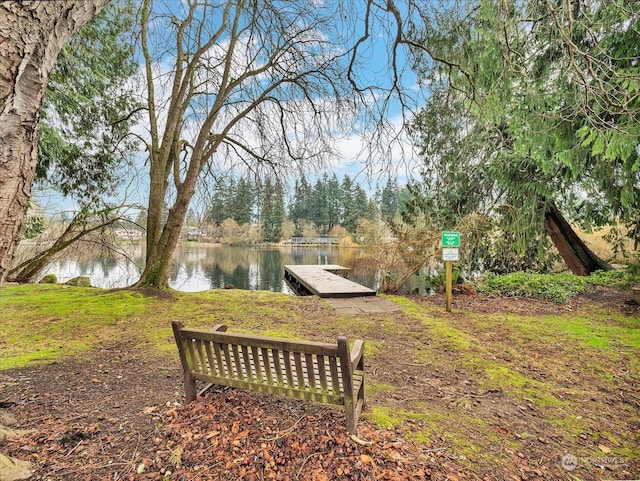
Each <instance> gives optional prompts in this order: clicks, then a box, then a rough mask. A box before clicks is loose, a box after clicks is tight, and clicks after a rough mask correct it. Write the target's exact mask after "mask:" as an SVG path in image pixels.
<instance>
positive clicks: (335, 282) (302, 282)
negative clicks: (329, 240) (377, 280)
mask: <svg viewBox="0 0 640 481" xmlns="http://www.w3.org/2000/svg"><path fill="white" fill-rule="evenodd" d="M348 271H349V269H348V268H346V267H342V266H339V265H335V264H328V265H286V266H284V278H285V280H286V281H287V282H288V283H289V284H290V285H291V286H292V287H293V289H294V290H295V291H296V292H298V293H299V294H301V295H305V294H306V295H316V296H319V297H343V298H344V297H363V296H375V295H376V291H374V290H373V289H369V288H368V287H365V286H363V285H361V284H358V283H357V282H353V281H350V280H349V279H345V278H344V277H342V276H340V275H338V274H343V275H344V274H346V273H347V272H348Z"/></svg>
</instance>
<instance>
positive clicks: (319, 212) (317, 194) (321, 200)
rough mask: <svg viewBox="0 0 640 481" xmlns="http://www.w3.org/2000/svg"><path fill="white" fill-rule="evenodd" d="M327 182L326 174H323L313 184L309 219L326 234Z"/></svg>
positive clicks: (327, 209) (327, 211) (327, 218)
mask: <svg viewBox="0 0 640 481" xmlns="http://www.w3.org/2000/svg"><path fill="white" fill-rule="evenodd" d="M327 182H328V176H327V174H324V175H323V176H322V178H321V179H318V180H317V181H316V183H315V185H314V186H313V194H312V199H313V201H312V205H311V221H312V222H313V223H315V225H316V227H317V228H318V230H319V231H320V232H321V233H323V234H326V233H327V232H328V231H329V229H328V225H329V206H328V202H327Z"/></svg>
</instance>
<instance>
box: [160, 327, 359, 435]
mask: <svg viewBox="0 0 640 481" xmlns="http://www.w3.org/2000/svg"><path fill="white" fill-rule="evenodd" d="M172 326H173V333H174V335H175V338H176V344H177V345H178V351H179V353H180V361H181V362H182V368H183V371H184V385H185V392H186V397H187V402H191V401H193V400H194V399H195V398H196V396H197V395H198V394H199V393H198V391H197V390H196V381H203V382H205V383H210V385H213V384H218V385H223V386H232V387H236V388H242V389H249V390H252V391H258V392H262V393H270V394H277V395H281V396H288V397H293V398H296V399H305V400H309V401H317V402H321V403H327V404H338V405H343V406H344V407H345V412H346V419H347V431H348V432H349V433H351V434H356V424H357V422H358V417H359V416H360V412H361V411H362V408H363V406H364V342H363V341H356V342H355V343H354V345H353V349H352V350H351V351H349V345H348V343H347V339H346V338H345V337H342V336H341V337H338V343H337V344H327V343H321V342H307V341H293V340H289V339H273V338H269V337H256V336H248V335H243V334H229V333H227V332H226V330H227V328H226V326H224V325H221V324H218V325H216V326H214V327H213V329H211V330H200V329H187V328H185V327H184V326H183V325H182V323H181V322H178V321H173V322H172ZM210 385H209V386H207V387H205V388H204V389H203V390H202V391H200V393H202V392H204V391H205V390H206V389H208V388H209V387H210Z"/></svg>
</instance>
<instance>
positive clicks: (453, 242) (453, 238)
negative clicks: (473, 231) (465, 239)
mask: <svg viewBox="0 0 640 481" xmlns="http://www.w3.org/2000/svg"><path fill="white" fill-rule="evenodd" d="M442 247H460V232H443V233H442Z"/></svg>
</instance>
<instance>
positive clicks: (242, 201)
mask: <svg viewBox="0 0 640 481" xmlns="http://www.w3.org/2000/svg"><path fill="white" fill-rule="evenodd" d="M254 206H255V191H254V188H253V185H252V184H251V181H250V180H248V179H245V178H244V177H241V178H240V180H238V183H237V184H236V186H235V191H234V192H233V199H232V200H231V218H232V219H233V220H235V221H236V222H237V223H238V224H240V225H242V224H250V223H251V221H252V220H253V210H254Z"/></svg>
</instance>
